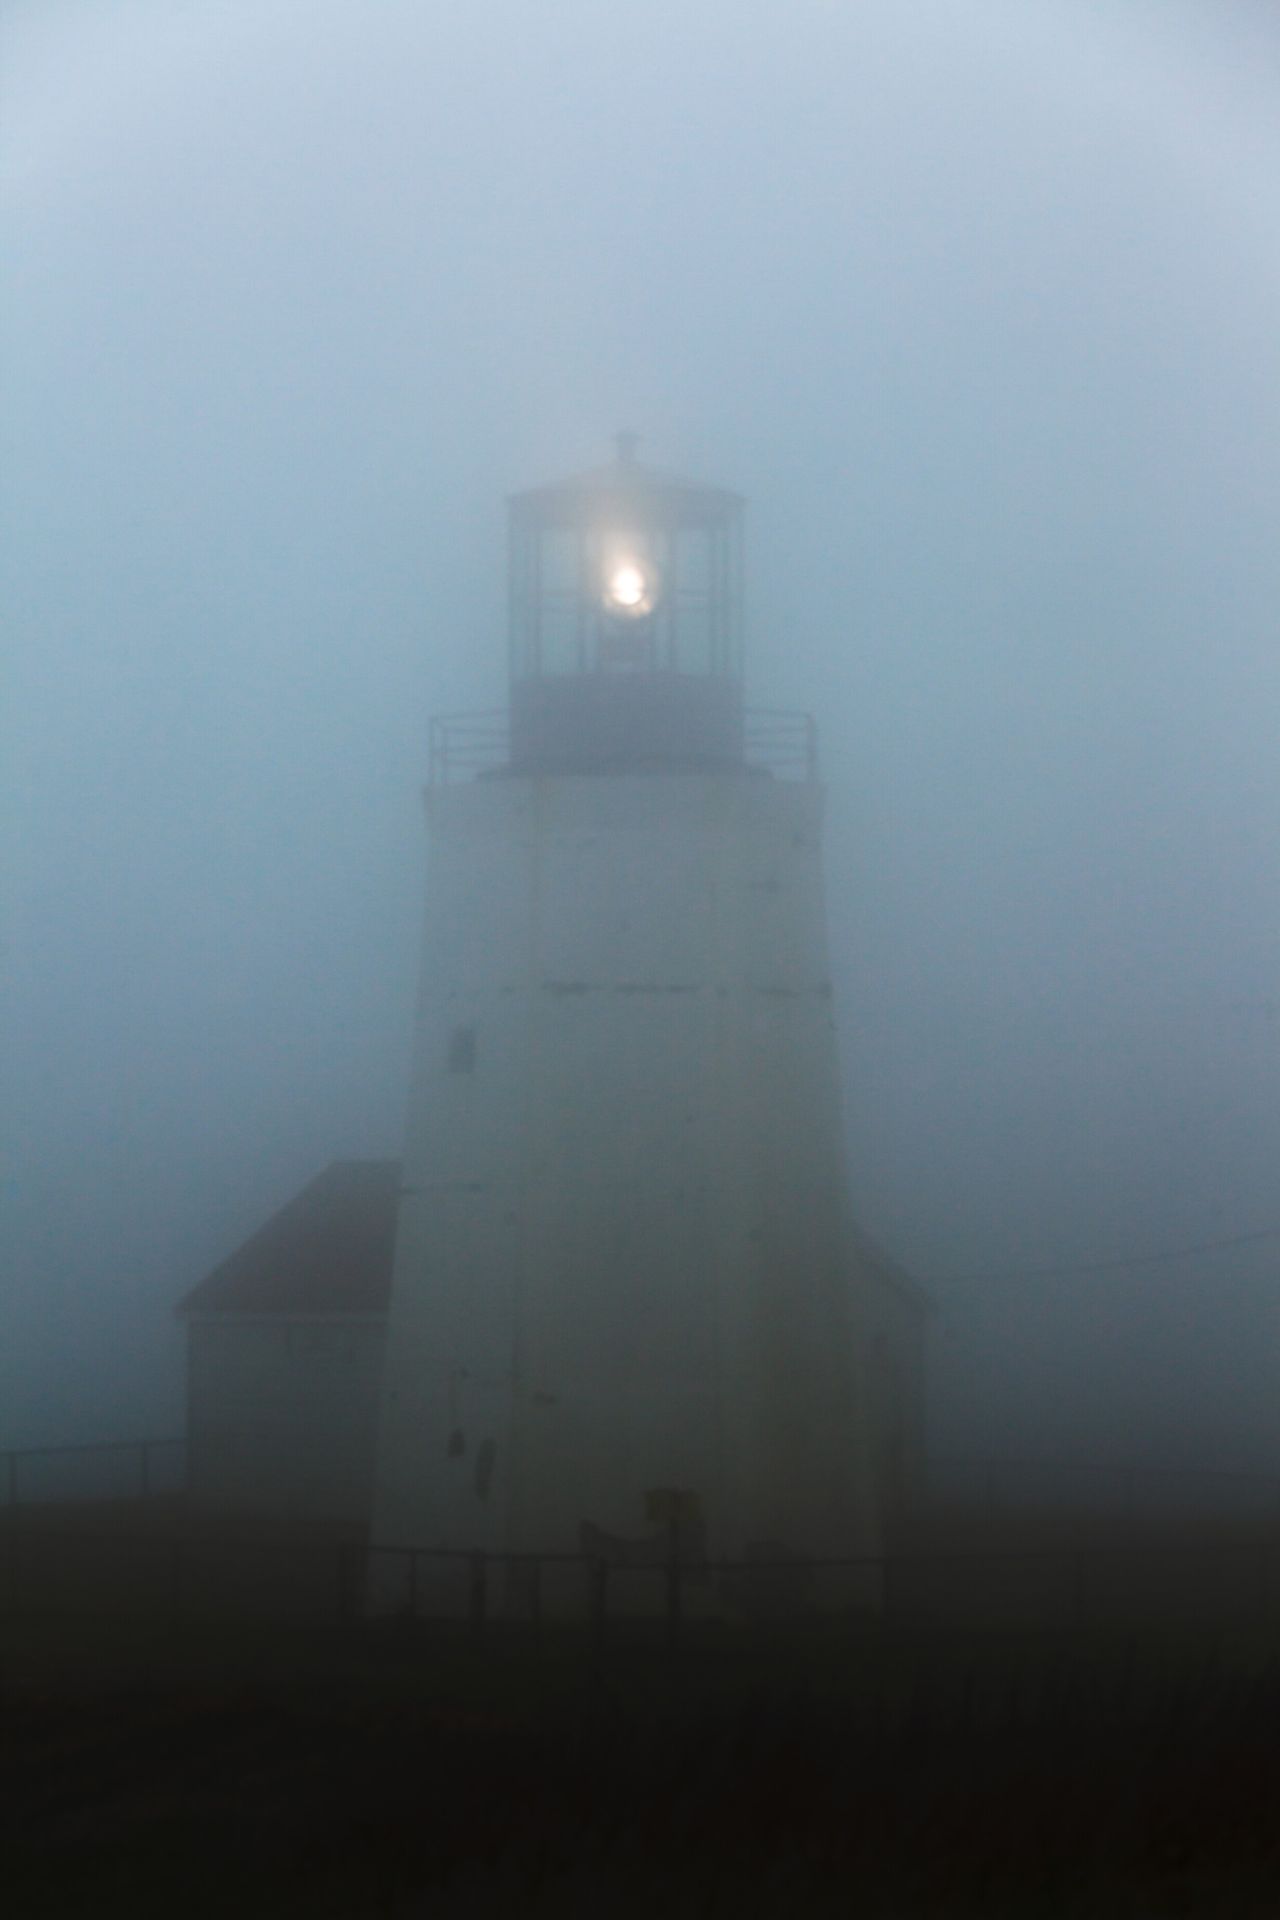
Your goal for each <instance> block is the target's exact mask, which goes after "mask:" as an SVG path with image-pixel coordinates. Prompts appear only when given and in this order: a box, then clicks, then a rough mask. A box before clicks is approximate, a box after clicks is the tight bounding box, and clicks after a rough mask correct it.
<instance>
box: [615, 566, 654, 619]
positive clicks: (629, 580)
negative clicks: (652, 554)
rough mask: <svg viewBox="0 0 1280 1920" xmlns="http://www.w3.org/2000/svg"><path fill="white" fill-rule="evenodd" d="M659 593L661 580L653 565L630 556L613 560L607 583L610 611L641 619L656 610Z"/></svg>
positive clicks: (618, 614)
mask: <svg viewBox="0 0 1280 1920" xmlns="http://www.w3.org/2000/svg"><path fill="white" fill-rule="evenodd" d="M657 597H658V583H657V580H656V578H655V576H654V573H653V569H652V568H651V567H649V566H647V565H646V564H645V562H644V561H643V560H636V559H633V558H631V557H630V556H628V557H626V558H619V559H617V560H614V561H612V562H611V564H610V566H609V569H608V572H607V573H606V574H605V584H604V604H605V611H606V612H607V613H612V614H615V615H617V616H619V617H622V618H625V619H630V620H638V619H641V618H642V617H643V616H644V615H645V614H646V613H652V612H653V608H654V602H655V601H656V600H657Z"/></svg>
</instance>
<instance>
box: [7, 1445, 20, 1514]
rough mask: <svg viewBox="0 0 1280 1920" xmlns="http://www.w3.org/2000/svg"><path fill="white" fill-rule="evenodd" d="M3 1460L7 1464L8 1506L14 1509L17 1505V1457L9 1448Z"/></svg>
mask: <svg viewBox="0 0 1280 1920" xmlns="http://www.w3.org/2000/svg"><path fill="white" fill-rule="evenodd" d="M5 1458H6V1460H7V1461H8V1463H9V1470H8V1475H7V1478H8V1483H9V1505H10V1506H11V1507H16V1506H17V1504H18V1456H17V1454H16V1453H15V1452H14V1450H13V1448H12V1447H10V1449H9V1451H8V1453H7V1454H6V1455H5Z"/></svg>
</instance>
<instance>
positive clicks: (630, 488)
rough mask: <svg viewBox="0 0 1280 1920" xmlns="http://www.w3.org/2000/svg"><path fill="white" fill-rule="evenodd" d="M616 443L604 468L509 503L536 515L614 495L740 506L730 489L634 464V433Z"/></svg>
mask: <svg viewBox="0 0 1280 1920" xmlns="http://www.w3.org/2000/svg"><path fill="white" fill-rule="evenodd" d="M615 440H616V444H617V452H616V453H615V455H614V457H613V459H612V460H610V461H607V462H606V463H605V465H604V466H600V467H588V468H586V470H585V471H584V472H582V473H573V474H569V475H567V476H566V478H565V479H563V480H553V481H550V482H548V483H547V484H545V485H543V486H540V487H525V488H522V489H521V491H520V492H518V493H513V494H510V495H508V498H509V500H510V502H511V505H512V506H513V507H514V508H516V509H517V510H519V509H521V508H528V509H529V510H531V511H532V512H534V513H535V514H536V513H537V512H538V511H539V510H540V509H544V508H563V507H580V506H585V505H588V504H590V503H593V502H596V501H599V500H602V499H603V500H616V499H617V498H619V496H625V497H628V498H630V499H637V498H647V499H650V500H654V501H656V500H657V499H659V498H661V497H664V496H665V497H666V498H667V499H668V500H672V501H673V502H674V503H675V504H676V505H677V506H679V507H683V508H692V509H693V510H695V511H698V512H702V513H707V512H710V513H713V514H724V513H730V512H732V511H734V510H735V509H736V508H739V507H741V506H742V504H743V496H742V495H741V494H740V493H735V492H733V490H732V489H731V488H729V487H717V486H708V485H706V484H704V483H703V482H702V481H700V480H691V479H689V478H688V477H687V476H686V475H685V474H681V473H673V472H671V471H670V470H669V469H668V468H666V467H651V466H649V465H648V464H647V463H646V462H643V461H640V460H637V459H636V452H635V450H636V446H637V443H638V436H637V435H636V434H634V433H619V434H617V435H615Z"/></svg>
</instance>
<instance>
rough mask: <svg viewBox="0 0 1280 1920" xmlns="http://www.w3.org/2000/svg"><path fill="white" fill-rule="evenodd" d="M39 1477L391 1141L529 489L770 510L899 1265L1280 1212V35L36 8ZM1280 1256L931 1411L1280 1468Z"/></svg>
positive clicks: (7, 404) (654, 15)
mask: <svg viewBox="0 0 1280 1920" xmlns="http://www.w3.org/2000/svg"><path fill="white" fill-rule="evenodd" d="M4 38H5V43H6V47H5V55H4V66H5V77H4V90H5V96H6V98H5V109H4V116H3V134H2V138H3V176H4V189H3V191H4V222H5V228H6V234H7V239H6V251H7V259H8V262H9V265H8V268H7V273H6V290H5V295H4V301H3V313H2V314H0V347H2V349H3V368H4V372H3V380H4V391H3V433H4V449H3V460H4V476H3V488H4V498H3V516H4V525H3V545H4V552H3V568H4V576H3V579H4V586H3V594H4V605H5V609H6V627H7V629H8V630H9V631H10V633H11V634H12V640H11V643H10V647H9V655H10V658H9V666H8V695H7V706H8V711H9V715H10V719H9V725H8V730H7V731H8V741H7V751H6V769H5V774H4V779H5V782H6V786H7V789H8V793H7V797H6V802H5V819H6V823H7V824H6V840H5V850H6V877H5V892H6V907H5V914H6V920H7V923H8V926H7V948H8V967H9V975H8V986H7V990H6V1002H7V1008H8V1022H9V1037H8V1041H7V1067H6V1079H7V1083H8V1085H9V1088H10V1093H9V1095H8V1096H7V1101H6V1105H7V1108H8V1119H9V1127H8V1131H9V1134H10V1137H11V1150H10V1172H9V1175H8V1180H7V1188H6V1198H5V1206H6V1215H7V1220H6V1237H7V1240H8V1243H9V1249H10V1250H9V1253H8V1255H7V1262H6V1268H5V1273H4V1278H3V1282H2V1284H3V1289H4V1291H3V1296H0V1313H2V1314H3V1324H2V1325H0V1444H3V1443H4V1442H5V1441H6V1440H18V1441H20V1440H23V1439H28V1438H30V1439H39V1438H43V1437H61V1436H62V1435H67V1434H75V1433H77V1432H83V1433H84V1434H85V1435H86V1436H88V1435H93V1434H97V1433H99V1432H105V1431H110V1430H122V1431H123V1430H127V1431H134V1430H136V1429H137V1428H138V1427H139V1426H146V1425H151V1424H152V1423H153V1422H156V1421H158V1422H160V1423H162V1424H164V1423H172V1421H173V1420H174V1419H175V1418H176V1414H177V1408H178V1405H179V1373H178V1368H177V1352H178V1347H177V1339H176V1334H175V1331H174V1329H173V1326H172V1322H171V1317H170V1312H169V1309H170V1306H171V1303H172V1301H173V1300H174V1299H175V1298H176V1297H177V1296H178V1295H179V1294H180V1293H181V1292H182V1291H183V1290H184V1288H185V1287H186V1286H188V1285H189V1284H190V1283H191V1282H193V1281H194V1280H195V1279H196V1278H198V1277H199V1275H200V1273H201V1272H202V1271H203V1270H204V1268H205V1267H207V1266H208V1265H209V1264H211V1263H212V1261H213V1260H215V1259H217V1258H219V1257H220V1256H221V1255H222V1254H224V1253H225V1252H226V1251H228V1250H229V1249H230V1248H231V1247H232V1246H233V1245H234V1244H235V1243H236V1241H237V1240H238V1239H239V1238H240V1237H242V1236H243V1234H244V1233H246V1232H247V1231H249V1230H250V1229H251V1228H252V1227H253V1226H255V1225H256V1224H257V1223H258V1221H259V1220H260V1219H261V1217H262V1216H263V1215H264V1214H265V1213H266V1212H267V1211H269V1210H271V1209H272V1208H273V1207H274V1206H276V1205H277V1204H279V1202H280V1201H282V1200H283V1199H284V1198H285V1197H287V1195H288V1193H289V1192H290V1191H291V1190H292V1188H293V1187H294V1186H296V1185H297V1184H300V1183H301V1181H302V1180H303V1179H305V1178H306V1177H308V1176H309V1174H310V1173H311V1172H313V1171H314V1170H315V1169H316V1168H317V1167H318V1166H319V1165H321V1164H322V1163H323V1162H324V1161H325V1160H327V1159H328V1158H331V1157H333V1156H334V1155H336V1154H346V1153H384V1152H394V1151H395V1150H396V1149H397V1145H398V1132H399V1126H400V1118H401V1108H402V1102H403V1096H404V1082H405V1073H406V1066H407V1049H408V1036H409V1024H410V1016H411V1000H412V987H413V978H414V972H415V967H416V962H417V946H418V939H419V914H420V900H419V884H420V871H421V853H422V847H421V839H422V835H421V821H420V814H419V809H418V802H417V790H418V787H419V786H420V783H421V780H422V778H423V776H424V772H425V763H426V718H427V715H428V714H429V713H430V712H431V711H432V710H434V709H438V708H440V709H447V708H450V707H460V706H463V707H465V706H484V705H489V704H492V703H494V702H495V701H496V700H497V699H499V698H500V697H501V689H502V680H501V673H502V641H503V635H502V608H503V591H502V575H501V568H502V556H503V549H502V521H501V507H502V496H503V494H504V492H505V491H506V490H508V489H509V488H511V487H514V486H518V485H524V484H527V483H531V482H534V481H537V480H539V479H542V478H545V477H549V476H553V475H555V474H556V473H558V472H560V471H561V470H568V469H572V468H574V467H576V466H579V465H585V464H589V463H591V462H592V461H594V460H595V459H597V458H599V457H600V456H601V454H602V452H603V450H604V448H605V443H606V436H607V435H608V434H609V433H610V432H611V431H612V430H613V429H614V428H615V427H617V426H619V425H629V426H633V427H635V428H636V429H637V430H639V431H641V432H642V433H643V434H644V435H645V448H646V451H647V452H648V453H650V454H651V455H652V457H653V458H654V459H655V460H657V461H659V462H661V463H662V464H665V465H672V466H683V467H687V468H688V469H690V470H691V471H694V472H696V473H698V474H699V475H702V476H705V477H707V478H711V479H718V480H723V481H725V482H726V483H728V484H731V485H733V486H736V487H738V488H740V489H741V490H742V491H744V492H745V493H747V494H748V495H749V497H750V501H751V518H750V534H751V549H750V585H751V620H750V629H751V655H750V676H751V688H752V691H753V693H754V695H755V696H756V697H757V698H758V699H759V700H760V702H761V703H762V704H763V703H774V702H777V703H780V704H785V705H791V706H806V707H814V708H815V709H817V711H818V713H819V717H820V721H821V726H822V739H823V755H824V767H825V773H826V777H827V780H828V784H829V787H830V794H831V820H830V879H831V890H832V909H831V910H832V931H833V945H834V951H835V963H836V974H837V984H838V990H839V995H840V1012H841V1018H842V1024H843V1030H844V1042H845V1051H846V1058H847V1062H848V1077H849V1088H850V1117H851V1133H852V1145H853V1162H854V1178H855V1185H856V1188H857V1192H858V1197H859V1202H860V1206H861V1210H862V1213H863V1216H864V1218H865V1220H866V1223H867V1225H868V1226H869V1227H870V1228H871V1229H872V1230H873V1231H875V1232H877V1233H879V1234H880V1235H881V1237H882V1238H884V1239H885V1240H886V1241H887V1242H888V1243H889V1244H890V1245H891V1246H892V1247H893V1248H894V1250H895V1251H897V1252H898V1253H899V1254H900V1255H901V1257H903V1258H904V1259H905V1260H906V1261H907V1262H908V1263H909V1264H911V1265H912V1266H914V1267H915V1268H916V1269H917V1270H918V1271H920V1272H921V1273H926V1274H943V1273H950V1272H965V1271H968V1270H970V1269H973V1268H987V1267H1000V1268H1003V1267H1018V1266H1036V1267H1038V1266H1043V1265H1046V1264H1051V1263H1054V1262H1057V1261H1071V1260H1081V1261H1087V1260H1091V1259H1096V1258H1107V1257H1109V1256H1112V1255H1116V1254H1123V1253H1124V1252H1126V1251H1127V1250H1130V1249H1147V1248H1150V1247H1153V1246H1162V1245H1176V1244H1178V1243H1180V1242H1182V1241H1188V1240H1190V1241H1198V1240H1203V1239H1208V1238H1214V1237H1217V1236H1219V1235H1229V1234H1232V1233H1235V1232H1245V1231H1249V1230H1251V1229H1253V1228H1256V1227H1259V1226H1265V1225H1269V1224H1271V1223H1273V1222H1275V1223H1278V1224H1280V1186H1278V1185H1277V1180H1276V1168H1277V1165H1278V1164H1280V1153H1278V1149H1280V1112H1278V1108H1277V1098H1276V1096H1277V1057H1278V1053H1280V966H1278V964H1277V962H1278V960H1280V940H1278V934H1277V929H1278V924H1280V923H1278V920H1277V904H1278V902H1277V875H1276V859H1275V848H1276V845H1277V828H1278V827H1280V758H1278V757H1277V754H1276V751H1275V715H1276V712H1277V710H1278V707H1280V649H1278V648H1277V644H1276V640H1277V634H1276V626H1277V616H1276V609H1277V606H1280V543H1278V542H1277V537H1276V523H1277V522H1276V506H1277V493H1278V484H1277V483H1278V482H1280V431H1278V429H1280V344H1278V343H1280V246H1278V244H1277V241H1278V236H1280V131H1278V129H1280V114H1278V113H1277V105H1278V103H1280V24H1277V17H1276V15H1275V13H1274V10H1273V9H1272V8H1270V7H1269V6H1266V5H1260V4H1259V5H1253V4H1237V3H1235V0H1212V4H1209V3H1208V0H1206V4H1203V5H1192V4H1178V3H1177V0H1160V4H1155V0H1113V3H1112V4H1096V3H1095V4H1088V3H1087V0H1056V3H1051V0H1005V3H1004V4H997V3H996V0H968V4H959V3H958V0H957V4H952V5H944V4H937V3H936V0H919V3H918V4H909V3H908V4H903V3H902V0H862V3H861V4H854V3H853V0H846V3H845V4H835V3H834V0H831V3H828V4H818V3H817V0H770V3H769V4H762V3H759V0H757V3H755V4H743V0H734V4H732V5H731V4H728V0H684V4H682V5H675V4H667V3H666V0H657V3H656V4H646V6H644V7H643V8H639V9H626V10H623V9H619V8H617V7H616V6H612V5H609V4H606V3H605V0H598V3H596V0H555V3H554V4H550V3H547V4H541V5H538V4H524V5H517V4H514V0H507V3H506V4H502V5H497V4H484V3H483V0H473V4H469V5H467V6H465V7H461V6H448V7H446V6H444V5H438V6H437V5H430V4H408V3H407V0H400V3H393V0H384V3H381V4H377V3H375V4H372V5H367V6H366V5H359V6H357V5H354V4H346V5H332V4H323V0H309V3H308V4H305V5H303V4H296V3H295V4H281V3H279V0H253V4H225V5H214V4H202V3H200V0H193V4H191V5H186V6H183V7H173V6H172V5H166V4H158V3H157V4H151V5H142V4H136V0H135V3H133V4H128V3H125V4H121V5H118V6H112V7H102V6H99V5H94V4H85V5H79V6H76V5H69V4H50V0H44V4H40V5H30V6H25V7H24V6H20V5H19V6H14V5H12V4H11V5H10V7H9V8H8V10H7V14H6V18H5V25H4ZM1278 1265H1280V1242H1277V1243H1276V1245H1275V1246H1274V1247H1265V1246H1264V1247H1261V1248H1257V1249H1254V1250H1248V1251H1245V1252H1242V1253H1241V1254H1238V1255H1230V1256H1222V1257H1219V1258H1216V1259H1214V1260H1211V1261H1202V1262H1191V1263H1183V1264H1182V1265H1180V1266H1178V1267H1176V1268H1171V1269H1167V1270H1166V1269H1161V1270H1156V1271H1152V1270H1143V1271H1142V1272H1136V1271H1135V1273H1134V1274H1133V1275H1131V1276H1126V1275H1120V1276H1115V1275H1111V1276H1108V1277H1107V1278H1106V1280H1105V1281H1104V1280H1102V1279H1097V1280H1088V1281H1079V1282H1066V1281H1062V1282H1047V1283H1034V1284H1033V1283H1027V1284H1026V1285H1025V1286H1020V1287H1015V1286H1004V1287H999V1288H995V1287H990V1286H979V1287H968V1288H957V1289H949V1290H946V1291H945V1294H944V1298H945V1299H946V1301H947V1303H948V1312H947V1315H946V1317H945V1319H944V1322H943V1324H942V1326H941V1328H940V1331H939V1342H938V1346H939V1376H938V1407H939V1422H940V1433H941V1434H942V1436H943V1438H944V1439H946V1440H947V1442H948V1444H952V1443H955V1442H956V1440H957V1436H958V1435H959V1434H960V1432H961V1430H962V1429H963V1431H964V1435H965V1437H966V1439H968V1440H970V1441H971V1442H972V1444H974V1445H976V1446H979V1447H985V1446H986V1445H988V1444H991V1445H995V1446H998V1447H999V1448H1000V1449H1002V1450H1003V1449H1008V1450H1017V1449H1018V1448H1023V1449H1025V1450H1028V1451H1032V1450H1038V1449H1040V1448H1041V1447H1050V1446H1067V1445H1071V1446H1072V1447H1075V1448H1077V1449H1078V1450H1079V1449H1083V1450H1086V1451H1092V1452H1106V1451H1111V1452H1115V1451H1123V1450H1126V1449H1130V1450H1133V1449H1138V1448H1139V1447H1141V1446H1145V1445H1148V1444H1149V1445H1152V1446H1160V1447H1167V1446H1172V1445H1174V1444H1176V1442H1177V1440H1178V1438H1179V1436H1180V1435H1183V1434H1184V1433H1185V1434H1186V1435H1188V1436H1190V1438H1189V1440H1188V1444H1189V1445H1192V1444H1193V1447H1194V1450H1197V1451H1198V1452H1199V1453H1201V1454H1203V1455H1207V1454H1208V1453H1209V1452H1214V1453H1215V1454H1216V1455H1218V1456H1223V1457H1232V1458H1235V1457H1240V1458H1243V1457H1246V1456H1248V1457H1261V1456H1263V1455H1265V1454H1266V1452H1267V1450H1268V1449H1271V1450H1272V1451H1273V1453H1277V1454H1278V1455H1280V1435H1277V1433H1276V1431H1275V1415H1274V1413H1273V1411H1272V1408H1273V1406H1274V1403H1275V1393H1274V1370H1275V1368H1276V1366H1277V1364H1280V1354H1278V1353H1277V1346H1278V1345H1280V1342H1277V1340H1276V1325H1277V1316H1278V1314H1280V1284H1278V1283H1277V1279H1276V1272H1277V1267H1278Z"/></svg>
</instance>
